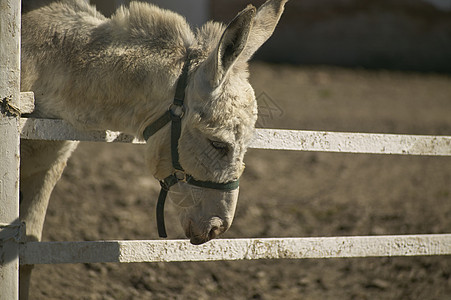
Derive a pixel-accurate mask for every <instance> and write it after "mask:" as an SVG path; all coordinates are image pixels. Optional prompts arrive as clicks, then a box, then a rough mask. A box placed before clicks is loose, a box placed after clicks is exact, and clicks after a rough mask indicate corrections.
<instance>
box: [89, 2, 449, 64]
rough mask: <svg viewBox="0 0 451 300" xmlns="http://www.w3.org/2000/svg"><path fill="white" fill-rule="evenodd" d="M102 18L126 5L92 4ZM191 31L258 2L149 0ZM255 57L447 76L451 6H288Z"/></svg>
mask: <svg viewBox="0 0 451 300" xmlns="http://www.w3.org/2000/svg"><path fill="white" fill-rule="evenodd" d="M91 2H93V3H95V4H96V5H97V7H98V8H99V9H100V10H102V11H103V12H104V13H105V14H107V15H110V14H111V13H112V12H113V11H114V10H115V7H116V6H119V5H121V4H125V5H127V3H128V2H129V0H112V1H110V0H91ZM150 2H153V3H155V4H157V5H159V6H161V7H165V8H169V9H171V10H174V11H177V12H179V13H181V14H182V15H184V16H186V17H187V19H188V21H189V22H190V23H191V24H194V25H200V24H203V23H204V22H205V21H206V20H209V19H213V20H219V21H223V22H226V23H227V22H228V21H230V20H231V19H232V18H233V17H234V16H235V15H236V13H237V12H238V11H240V10H241V9H243V8H244V7H245V6H246V5H247V4H249V3H252V4H254V5H255V6H257V7H258V6H259V5H261V4H262V3H263V2H264V0H190V1H183V0H155V1H150ZM256 58H258V59H263V60H267V61H273V62H285V63H300V64H328V65H339V66H346V67H365V68H385V69H398V70H420V71H436V72H451V0H321V1H317V0H302V1H301V0H292V1H290V2H289V3H288V4H287V9H286V12H285V14H284V16H283V18H282V20H281V22H280V24H279V26H278V28H277V34H276V35H275V36H274V37H273V38H272V39H271V40H270V41H268V43H267V44H266V45H265V47H264V48H262V49H261V50H260V51H259V52H258V54H257V56H256Z"/></svg>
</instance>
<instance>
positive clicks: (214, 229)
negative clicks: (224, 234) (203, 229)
mask: <svg viewBox="0 0 451 300" xmlns="http://www.w3.org/2000/svg"><path fill="white" fill-rule="evenodd" d="M220 234H221V229H220V228H219V227H218V226H213V227H212V228H211V230H210V233H209V234H208V238H209V239H210V240H212V239H214V238H216V237H217V236H218V235H220Z"/></svg>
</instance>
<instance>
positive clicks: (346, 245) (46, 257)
mask: <svg viewBox="0 0 451 300" xmlns="http://www.w3.org/2000/svg"><path fill="white" fill-rule="evenodd" d="M429 255H451V234H431V235H398V236H350V237H318V238H268V239H220V240H212V241H210V242H208V243H207V244H203V245H199V246H194V245H191V244H190V243H189V241H187V240H168V241H159V240H154V241H152V240H147V241H95V242H29V243H26V244H23V245H21V248H20V263H21V264H23V265H25V264H68V263H111V262H115V263H135V262H176V261H178V262H181V261H216V260H251V259H252V260H255V259H307V258H351V257H393V256H429Z"/></svg>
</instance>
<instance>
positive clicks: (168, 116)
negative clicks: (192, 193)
mask: <svg viewBox="0 0 451 300" xmlns="http://www.w3.org/2000/svg"><path fill="white" fill-rule="evenodd" d="M188 70H189V62H186V63H185V65H184V66H183V70H182V74H181V75H180V77H179V80H178V82H177V88H176V92H175V97H174V101H173V103H172V105H171V107H170V108H169V109H168V111H166V112H165V113H164V114H163V115H162V116H161V117H160V118H158V119H157V120H156V121H154V122H153V123H152V124H150V125H149V126H147V127H146V128H145V129H144V132H143V137H144V139H145V140H146V141H147V140H148V139H149V138H150V137H151V136H152V135H154V134H155V133H156V132H158V131H159V130H160V129H161V128H163V127H164V126H165V125H166V124H168V123H169V122H171V158H172V167H173V168H174V172H173V173H172V174H171V175H169V176H168V177H166V178H165V179H163V180H161V181H160V185H161V190H160V194H159V196H158V202H157V208H156V209H157V227H158V235H159V236H160V237H167V234H166V228H165V224H164V204H165V201H166V197H167V194H168V191H169V189H170V188H171V186H173V185H174V184H176V183H178V182H179V181H181V182H186V183H188V184H191V185H194V186H198V187H202V188H210V189H215V190H221V191H232V190H235V189H237V188H238V186H239V180H234V181H230V182H227V183H219V182H212V181H199V180H196V179H194V177H193V176H191V175H189V174H187V173H186V172H185V171H184V170H183V168H182V166H181V164H180V161H179V152H178V145H179V139H180V135H181V133H182V118H183V116H184V114H185V107H184V100H185V89H186V83H187V80H188Z"/></svg>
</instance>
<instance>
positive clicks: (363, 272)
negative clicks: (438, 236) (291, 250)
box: [31, 63, 451, 300]
mask: <svg viewBox="0 0 451 300" xmlns="http://www.w3.org/2000/svg"><path fill="white" fill-rule="evenodd" d="M251 74H252V75H251V81H252V84H253V86H254V87H255V90H256V94H257V95H260V94H262V93H263V92H264V93H265V96H264V97H263V96H262V97H260V100H259V102H260V103H259V104H260V106H261V112H262V115H264V114H266V117H265V118H263V119H261V120H260V121H259V123H260V125H262V126H264V127H268V128H269V127H274V128H294V129H311V130H333V131H353V132H357V131H361V132H384V133H410V134H445V135H450V134H451V117H450V116H451V77H449V76H446V75H434V74H418V73H398V72H387V71H365V70H347V69H339V68H329V67H316V68H305V67H293V66H283V65H268V64H263V63H254V64H253V65H252V66H251ZM270 99H271V100H270ZM270 112H271V113H270ZM143 162H144V159H143V147H142V146H133V145H117V144H115V145H106V144H97V143H86V144H81V145H80V147H79V149H78V150H77V152H76V153H75V154H74V156H73V157H72V158H71V160H70V162H69V165H68V167H67V169H66V171H65V173H64V175H63V178H62V180H61V181H60V182H59V183H58V185H57V186H56V188H55V191H54V193H53V196H52V199H51V204H50V207H49V211H48V215H47V219H46V224H45V228H44V240H46V241H73V240H98V239H156V238H157V232H156V226H155V219H154V206H155V202H156V198H157V193H158V183H157V182H156V181H155V180H154V179H153V178H151V176H149V174H148V173H147V171H146V169H145V168H144V166H143ZM246 165H247V169H246V171H245V174H244V176H243V178H242V184H241V196H240V201H239V204H238V208H237V214H236V217H235V221H234V224H233V225H232V228H231V229H230V230H229V232H227V233H226V234H225V236H224V237H227V238H243V237H310V236H343V235H345V236H346V235H382V234H413V233H446V232H450V231H451V159H450V158H446V157H416V156H409V157H407V156H383V155H356V154H354V155H353V154H336V153H309V152H283V151H262V150H250V151H249V152H248V154H247V156H246ZM166 218H167V227H168V228H167V229H168V233H169V235H170V238H182V237H183V234H182V230H181V228H180V225H179V224H178V220H177V217H176V215H175V212H174V210H173V207H171V206H170V205H168V209H167V212H166ZM450 273H451V257H446V256H445V257H416V258H371V259H332V260H274V261H268V260H263V261H238V262H203V263H165V264H164V263H156V264H79V265H55V266H51V265H42V266H36V267H35V271H34V274H33V280H32V288H31V295H32V297H31V299H287V300H288V299H422V300H424V299H450V297H451V278H450Z"/></svg>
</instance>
